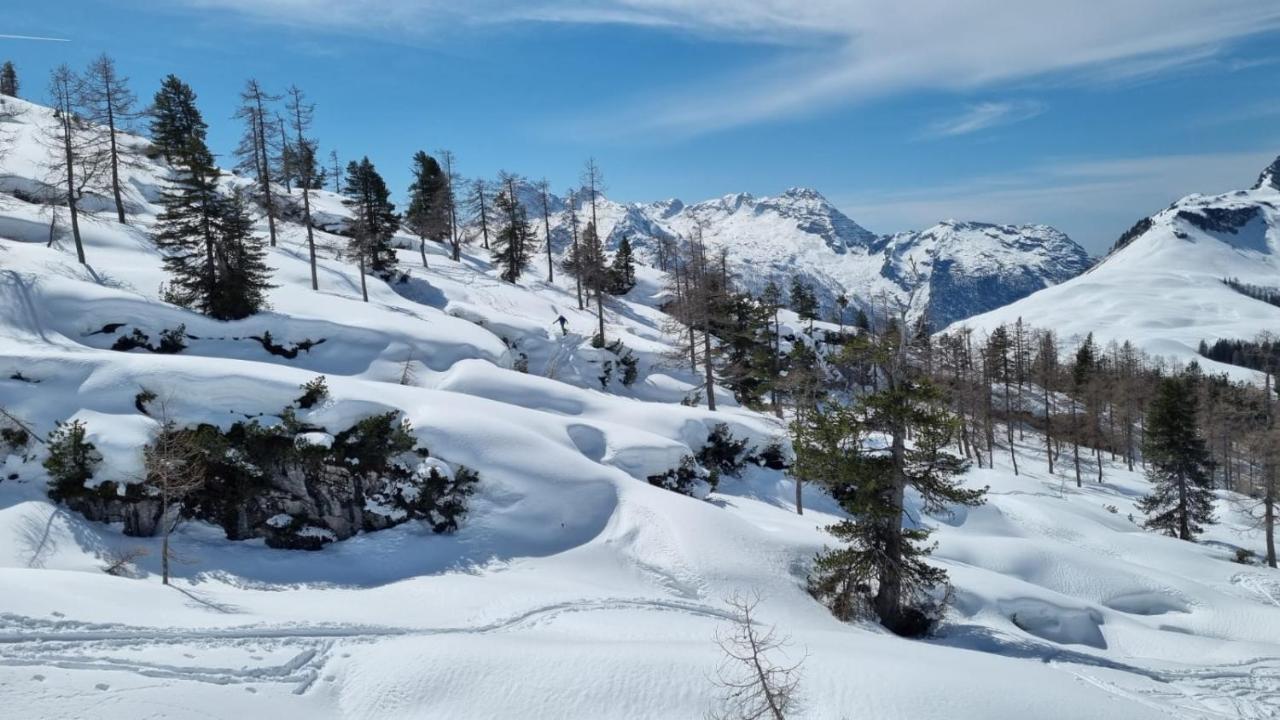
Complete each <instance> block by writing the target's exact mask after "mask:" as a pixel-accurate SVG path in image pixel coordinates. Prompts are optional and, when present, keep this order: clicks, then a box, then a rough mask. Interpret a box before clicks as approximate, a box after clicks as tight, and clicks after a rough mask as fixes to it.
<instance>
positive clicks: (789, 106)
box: [183, 0, 1280, 134]
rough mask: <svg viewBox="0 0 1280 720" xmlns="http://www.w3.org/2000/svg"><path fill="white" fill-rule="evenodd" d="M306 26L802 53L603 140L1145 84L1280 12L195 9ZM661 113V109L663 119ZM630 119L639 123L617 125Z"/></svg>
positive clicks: (759, 4)
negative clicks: (693, 43)
mask: <svg viewBox="0 0 1280 720" xmlns="http://www.w3.org/2000/svg"><path fill="white" fill-rule="evenodd" d="M183 1H184V2H186V3H187V4H188V5H194V6H197V7H202V8H219V9H230V10H235V11H238V12H240V13H243V14H244V15H246V16H251V17H256V18H258V19H262V20H267V21H272V22H281V23H289V24H294V25H305V26H318V27H328V28H333V29H341V30H348V31H349V30H352V29H361V30H365V31H382V32H398V33H414V34H418V35H421V36H424V37H430V36H431V35H432V34H435V33H440V32H442V31H449V30H451V29H452V28H457V27H460V26H464V25H465V26H489V25H494V24H501V25H509V24H512V23H520V22H530V21H539V22H553V23H577V24H604V23H608V24H629V25H638V26H645V27H653V28H665V29H671V30H679V31H682V32H694V33H699V34H702V35H705V36H709V37H722V38H734V39H749V40H755V41H758V42H768V43H780V44H784V45H788V46H790V47H791V51H790V52H784V53H782V55H783V57H781V58H780V59H778V60H774V61H770V62H768V63H765V64H762V65H757V66H753V67H747V68H729V69H726V70H725V71H724V72H722V73H720V74H719V75H718V76H717V77H703V78H700V79H697V80H695V81H694V85H691V86H684V87H676V88H668V89H664V90H663V91H661V92H658V93H655V94H654V95H653V96H651V97H646V98H639V99H637V100H638V101H637V106H638V107H642V108H644V109H645V110H646V112H645V113H644V114H643V117H645V118H646V120H645V121H643V122H640V123H637V122H635V118H636V117H637V112H636V109H637V108H634V107H627V108H612V109H611V112H609V113H607V115H609V117H598V118H594V119H593V120H594V121H595V122H594V124H595V125H596V126H598V127H612V128H619V127H621V128H626V131H627V132H636V131H639V132H646V131H647V132H650V133H659V134H694V133H699V132H704V131H708V130H714V129H717V128H723V127H728V126H733V125H743V124H750V123H755V122H759V121H762V120H770V119H776V118H785V117H790V116H795V115H800V114H806V113H812V112H816V111H820V110H822V109H823V108H826V107H829V106H831V105H836V104H846V103H851V102H858V101H862V100H867V99H870V98H874V97H879V96H885V95H890V94H894V93H900V92H904V91H910V90H919V89H926V90H928V89H933V90H937V89H942V90H966V91H972V90H975V89H981V88H988V87H993V86H996V85H999V84H1001V83H1011V82H1016V81H1022V80H1027V79H1033V78H1043V77H1047V76H1061V75H1063V74H1077V75H1079V76H1080V77H1081V78H1082V80H1083V81H1085V82H1098V81H1108V80H1114V79H1121V80H1123V79H1128V78H1133V77H1145V76H1149V75H1152V74H1157V73H1164V72H1169V71H1170V70H1171V69H1174V68H1178V67H1181V66H1184V65H1186V64H1188V63H1193V64H1194V63H1201V62H1204V61H1205V59H1206V58H1207V57H1212V56H1214V55H1215V54H1217V53H1219V51H1220V50H1221V48H1222V47H1223V46H1224V45H1225V44H1227V43H1229V42H1231V41H1232V40H1235V39H1238V38H1240V37H1243V36H1247V35H1253V34H1258V33H1262V32H1267V31H1270V30H1274V29H1276V28H1277V27H1280V3H1277V2H1275V0H1212V1H1211V2H1209V1H1206V0H1124V1H1123V2H1115V0H1075V1H1074V2H1063V1H1062V0H985V1H984V2H980V3H974V2H956V1H955V0H807V1H806V2H796V0H524V1H523V2H503V1H502V0H469V1H466V2H445V1H444V0H183ZM655 108H656V110H655ZM618 117H625V118H626V119H627V122H625V123H620V122H616V119H617V118H618Z"/></svg>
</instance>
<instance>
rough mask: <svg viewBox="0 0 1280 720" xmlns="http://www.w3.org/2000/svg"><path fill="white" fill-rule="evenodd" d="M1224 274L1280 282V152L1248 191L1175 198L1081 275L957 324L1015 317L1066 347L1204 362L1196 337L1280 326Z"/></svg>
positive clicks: (1271, 311) (1272, 310) (1265, 306)
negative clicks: (1084, 345)
mask: <svg viewBox="0 0 1280 720" xmlns="http://www.w3.org/2000/svg"><path fill="white" fill-rule="evenodd" d="M1226 279H1233V280H1237V281H1239V282H1240V283H1243V284H1247V285H1254V286H1258V287H1260V288H1273V289H1274V288H1280V158H1277V159H1276V161H1275V162H1274V163H1272V164H1271V165H1270V166H1268V167H1267V168H1266V169H1265V170H1263V172H1262V174H1261V176H1260V177H1259V178H1258V181H1257V182H1256V183H1255V184H1254V185H1253V187H1251V188H1250V189H1248V190H1238V191H1235V192H1229V193H1224V194H1221V195H1189V196H1187V197H1185V198H1182V199H1181V200H1178V201H1177V202H1175V203H1173V204H1172V205H1170V206H1169V207H1167V208H1165V209H1164V210H1161V211H1160V212H1158V213H1155V214H1154V215H1151V216H1150V217H1147V218H1143V219H1142V220H1140V221H1139V222H1138V223H1137V224H1135V225H1134V226H1133V228H1132V229H1130V230H1129V231H1128V232H1126V233H1125V234H1124V235H1123V236H1122V237H1121V238H1120V240H1119V241H1118V242H1117V243H1116V244H1115V246H1114V247H1113V248H1112V250H1111V252H1109V253H1108V254H1107V256H1106V257H1105V258H1104V259H1103V260H1102V261H1100V262H1099V263H1098V265H1096V266H1095V267H1093V268H1092V269H1091V270H1089V271H1088V272H1086V273H1084V274H1083V275H1080V276H1079V277H1076V278H1074V279H1071V280H1068V281H1067V282H1064V283H1062V284H1060V285H1057V286H1054V287H1051V288H1048V289H1045V290H1042V291H1040V292H1037V293H1035V294H1033V295H1030V296H1028V297H1026V298H1024V299H1022V300H1020V301H1018V302H1014V303H1011V304H1009V305H1007V306H1005V307H1001V308H999V309H996V310H993V311H991V312H989V313H985V314H982V315H979V316H976V317H973V318H970V319H968V320H966V321H964V323H962V324H963V325H965V326H969V327H973V328H976V329H979V330H990V329H992V328H994V327H995V326H997V325H1000V324H1007V323H1012V322H1014V321H1016V320H1017V319H1018V318H1019V317H1021V318H1023V320H1024V321H1025V322H1028V323H1030V324H1031V325H1033V326H1037V327H1042V328H1049V329H1053V330H1056V331H1057V332H1058V334H1059V336H1060V339H1061V340H1062V341H1063V342H1064V343H1066V344H1067V345H1070V344H1073V343H1074V342H1076V341H1078V340H1079V339H1080V338H1082V337H1083V336H1085V335H1086V334H1087V333H1090V332H1092V333H1094V337H1095V338H1097V339H1098V340H1100V341H1101V342H1103V343H1106V342H1110V341H1116V342H1123V341H1125V340H1129V341H1132V342H1133V343H1135V344H1137V345H1138V346H1140V347H1142V348H1143V349H1145V350H1146V351H1147V352H1149V353H1151V354H1153V355H1159V356H1165V357H1172V358H1177V359H1179V360H1184V361H1185V360H1191V359H1196V360H1198V361H1199V362H1201V363H1205V362H1208V361H1206V360H1205V359H1203V358H1200V357H1199V356H1198V353H1197V352H1196V348H1197V346H1198V345H1199V343H1200V342H1201V341H1205V342H1208V343H1209V344H1212V343H1213V342H1214V341H1216V340H1219V339H1229V340H1252V339H1254V338H1255V337H1256V336H1257V335H1258V334H1259V333H1262V332H1264V331H1271V332H1274V331H1275V330H1276V329H1277V328H1280V307H1276V306H1275V305H1272V304H1270V303H1268V302H1264V301H1263V300H1260V299H1256V298H1254V297H1250V296H1248V295H1245V294H1242V293H1240V292H1238V291H1236V290H1234V289H1232V288H1231V287H1229V286H1228V285H1226V284H1225V283H1224V282H1223V281H1224V280H1226ZM1217 367H1218V369H1219V370H1223V371H1228V372H1231V373H1232V374H1234V375H1236V376H1239V377H1243V376H1246V375H1249V374H1251V373H1247V372H1246V371H1243V370H1241V369H1240V368H1233V367H1231V366H1226V365H1218V366H1217Z"/></svg>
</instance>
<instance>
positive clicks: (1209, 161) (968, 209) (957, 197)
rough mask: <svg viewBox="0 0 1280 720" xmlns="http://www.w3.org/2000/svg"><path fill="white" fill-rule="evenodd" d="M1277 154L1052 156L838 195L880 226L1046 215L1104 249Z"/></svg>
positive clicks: (1254, 173) (853, 213)
mask: <svg viewBox="0 0 1280 720" xmlns="http://www.w3.org/2000/svg"><path fill="white" fill-rule="evenodd" d="M1275 154H1276V150H1275V148H1266V149H1261V150H1257V151H1251V152H1233V153H1202V154H1187V155H1163V156H1152V157H1134V158H1121V159H1113V160H1070V161H1062V162H1049V163H1044V164H1042V165H1040V166H1037V167H1033V168H1030V169H1028V170H1025V171H1023V172H1017V173H1010V174H1005V175H995V176H986V177H974V178H966V179H964V180H961V181H957V182H954V183H949V184H945V185H935V186H931V187H923V188H918V189H913V190H909V191H896V192H884V193H869V194H862V195H854V196H848V197H843V198H838V199H837V203H838V204H839V205H840V207H841V209H842V210H844V211H845V212H846V213H848V214H849V216H850V217H852V218H854V219H855V220H857V221H858V222H859V223H861V224H864V225H867V226H868V227H870V228H872V229H874V230H877V231H879V232H888V231H895V230H902V229H907V228H922V227H926V226H929V225H932V224H934V223H936V222H938V221H940V220H945V219H948V218H954V219H961V220H980V221H989V222H1008V223H1046V224H1049V225H1053V226H1055V227H1057V228H1058V229H1060V230H1062V231H1064V232H1066V233H1067V234H1068V235H1070V236H1071V237H1072V238H1073V239H1074V240H1076V242H1079V243H1080V244H1081V245H1083V246H1085V248H1086V249H1088V250H1089V251H1090V252H1091V253H1094V254H1100V253H1103V252H1105V251H1106V250H1107V249H1108V248H1109V247H1111V244H1112V243H1114V242H1115V240H1116V238H1117V237H1119V236H1120V233H1122V232H1124V230H1126V229H1127V228H1128V227H1129V226H1131V225H1132V224H1133V223H1134V222H1135V221H1137V220H1138V219H1140V218H1141V217H1143V216H1144V215H1149V214H1151V213H1154V212H1156V211H1158V210H1160V209H1161V208H1164V207H1167V206H1168V205H1169V203H1171V202H1173V201H1174V200H1177V199H1178V198H1180V197H1183V196H1185V195H1188V194H1190V193H1193V192H1201V193H1220V192H1229V191H1232V190H1239V189H1241V188H1246V187H1252V186H1253V183H1254V182H1256V181H1257V178H1258V173H1259V172H1260V171H1261V170H1262V168H1264V167H1266V165H1267V164H1268V163H1270V162H1271V161H1272V160H1274V159H1275Z"/></svg>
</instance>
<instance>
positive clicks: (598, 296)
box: [596, 288, 604, 347]
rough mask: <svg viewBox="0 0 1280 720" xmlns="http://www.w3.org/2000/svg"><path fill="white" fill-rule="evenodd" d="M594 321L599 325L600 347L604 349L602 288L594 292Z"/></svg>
mask: <svg viewBox="0 0 1280 720" xmlns="http://www.w3.org/2000/svg"><path fill="white" fill-rule="evenodd" d="M596 320H597V321H598V323H599V325H600V347H604V288H598V289H597V290H596Z"/></svg>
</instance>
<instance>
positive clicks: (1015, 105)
mask: <svg viewBox="0 0 1280 720" xmlns="http://www.w3.org/2000/svg"><path fill="white" fill-rule="evenodd" d="M1045 107H1046V106H1045V104H1044V103H1041V102H1036V101H1034V100H1013V101H1007V102H984V103H978V104H977V105H970V106H969V107H968V108H967V109H966V110H965V111H964V112H963V113H961V114H960V115H958V116H956V117H953V118H948V119H946V120H941V121H939V122H936V123H934V124H933V125H930V126H929V128H928V129H926V130H925V133H924V136H925V137H927V138H944V137H955V136H957V135H968V134H970V133H975V132H979V131H982V130H987V129H989V128H993V127H999V126H1001V125H1012V124H1014V123H1020V122H1023V121H1025V120H1030V119H1031V118H1033V117H1036V116H1037V115H1040V114H1041V113H1043V112H1044V111H1045Z"/></svg>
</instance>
